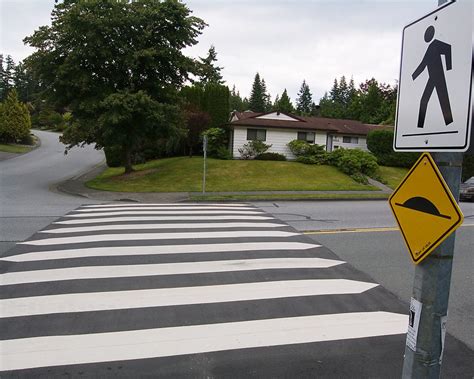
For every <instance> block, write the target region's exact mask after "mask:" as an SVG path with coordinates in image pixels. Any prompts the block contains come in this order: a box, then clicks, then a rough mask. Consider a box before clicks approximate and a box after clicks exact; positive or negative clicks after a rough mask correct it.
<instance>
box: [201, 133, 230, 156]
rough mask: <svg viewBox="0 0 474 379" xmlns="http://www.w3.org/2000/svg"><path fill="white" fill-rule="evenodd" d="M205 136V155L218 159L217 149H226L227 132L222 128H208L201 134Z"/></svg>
mask: <svg viewBox="0 0 474 379" xmlns="http://www.w3.org/2000/svg"><path fill="white" fill-rule="evenodd" d="M202 135H203V136H204V135H205V136H207V155H209V156H210V157H215V158H218V151H219V149H222V148H226V146H227V142H228V138H227V132H226V131H225V130H224V129H222V128H210V129H207V130H206V131H204V132H203V133H202Z"/></svg>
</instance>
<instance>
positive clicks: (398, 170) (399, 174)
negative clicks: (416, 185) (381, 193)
mask: <svg viewBox="0 0 474 379" xmlns="http://www.w3.org/2000/svg"><path fill="white" fill-rule="evenodd" d="M407 173H408V168H402V167H387V166H380V167H379V175H380V177H381V178H382V179H383V180H384V181H385V183H387V186H389V187H390V188H392V189H395V188H397V186H398V185H399V184H400V183H401V181H402V180H403V178H404V177H405V176H406V174H407Z"/></svg>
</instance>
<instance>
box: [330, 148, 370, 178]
mask: <svg viewBox="0 0 474 379" xmlns="http://www.w3.org/2000/svg"><path fill="white" fill-rule="evenodd" d="M328 162H329V163H330V164H331V165H333V166H336V167H337V168H338V169H339V170H340V171H342V172H343V173H344V174H347V175H349V176H350V177H351V178H353V179H354V180H356V181H357V182H359V183H363V184H367V182H368V181H367V178H366V177H365V176H369V177H375V176H376V175H377V170H378V167H379V166H378V164H377V159H376V158H375V156H374V155H373V154H371V153H369V152H367V151H362V150H359V149H347V150H346V149H337V150H334V151H333V152H332V153H330V154H329V157H328Z"/></svg>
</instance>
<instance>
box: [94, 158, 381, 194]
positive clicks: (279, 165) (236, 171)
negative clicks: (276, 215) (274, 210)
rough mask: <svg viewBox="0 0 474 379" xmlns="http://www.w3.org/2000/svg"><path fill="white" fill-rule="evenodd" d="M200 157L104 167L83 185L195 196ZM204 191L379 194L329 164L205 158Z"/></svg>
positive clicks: (126, 190)
mask: <svg viewBox="0 0 474 379" xmlns="http://www.w3.org/2000/svg"><path fill="white" fill-rule="evenodd" d="M202 167H203V159H202V158H201V157H194V158H188V157H177V158H166V159H160V160H156V161H151V162H148V163H146V164H143V165H137V166H136V167H135V168H136V169H137V171H136V172H134V173H132V174H131V175H123V172H124V171H123V168H108V169H107V170H105V171H104V172H103V173H102V174H101V175H99V176H98V177H97V178H95V179H93V180H91V181H89V182H87V183H86V185H87V186H88V187H90V188H95V189H100V190H105V191H117V192H199V191H201V190H202ZM206 183H207V185H206V191H208V192H230V191H342V190H346V191H348V190H349V191H350V190H353V191H357V190H372V191H376V190H378V189H377V188H375V187H372V186H368V185H362V184H359V183H357V182H355V181H354V180H352V179H351V178H350V177H348V176H347V175H344V174H342V173H341V172H339V171H338V170H337V169H336V168H334V167H331V166H315V165H305V164H301V163H297V162H275V161H256V160H249V161H244V160H229V161H225V160H217V159H208V170H207V179H206Z"/></svg>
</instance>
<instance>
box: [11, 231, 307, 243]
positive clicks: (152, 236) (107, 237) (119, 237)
mask: <svg viewBox="0 0 474 379" xmlns="http://www.w3.org/2000/svg"><path fill="white" fill-rule="evenodd" d="M298 235H300V234H299V233H291V232H279V231H276V232H275V231H267V230H256V231H237V232H205V233H204V232H200V233H193V232H186V233H130V234H97V235H86V236H77V237H62V238H45V239H41V240H32V241H25V242H19V243H18V244H22V245H35V246H48V245H63V244H73V243H88V242H104V241H143V240H174V239H177V240H182V239H204V238H251V237H255V238H258V237H275V238H284V237H293V236H298Z"/></svg>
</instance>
